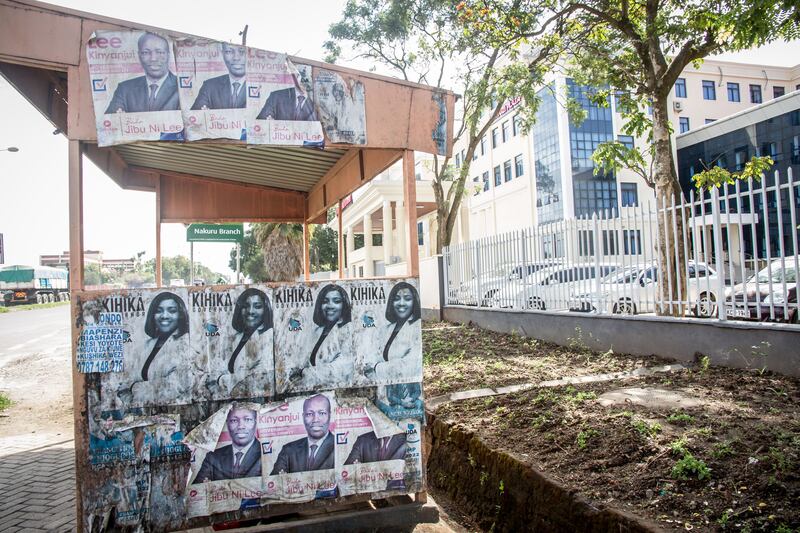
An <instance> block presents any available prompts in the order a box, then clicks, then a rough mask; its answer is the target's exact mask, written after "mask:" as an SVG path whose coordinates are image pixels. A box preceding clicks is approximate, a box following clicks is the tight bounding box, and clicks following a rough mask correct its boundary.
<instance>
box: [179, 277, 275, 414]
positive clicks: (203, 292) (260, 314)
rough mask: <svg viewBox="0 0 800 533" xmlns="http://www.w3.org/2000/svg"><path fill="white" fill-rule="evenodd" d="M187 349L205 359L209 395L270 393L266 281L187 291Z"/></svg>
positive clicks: (271, 367)
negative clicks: (260, 283) (190, 332)
mask: <svg viewBox="0 0 800 533" xmlns="http://www.w3.org/2000/svg"><path fill="white" fill-rule="evenodd" d="M189 316H190V323H191V327H190V329H191V331H192V335H191V338H190V341H191V352H192V357H193V358H194V359H195V360H196V361H208V374H207V376H206V380H205V383H204V384H203V386H204V388H205V390H206V391H207V392H208V394H209V396H210V398H211V399H214V400H236V399H247V398H257V397H264V396H272V395H273V394H274V392H275V385H274V380H275V370H274V358H273V332H274V329H273V310H272V289H271V288H270V287H268V286H266V285H250V286H244V285H238V286H235V287H203V288H194V289H190V290H189Z"/></svg>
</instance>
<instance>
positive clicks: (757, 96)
mask: <svg viewBox="0 0 800 533" xmlns="http://www.w3.org/2000/svg"><path fill="white" fill-rule="evenodd" d="M750 102H751V103H753V104H760V103H761V85H751V86H750Z"/></svg>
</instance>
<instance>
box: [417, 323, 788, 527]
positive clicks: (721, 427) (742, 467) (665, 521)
mask: <svg viewBox="0 0 800 533" xmlns="http://www.w3.org/2000/svg"><path fill="white" fill-rule="evenodd" d="M441 326H442V325H440V324H432V325H428V327H427V329H426V331H425V332H424V334H423V343H424V350H425V364H426V366H425V379H426V393H427V395H428V396H429V397H431V396H434V395H437V394H440V393H443V392H450V391H454V390H463V389H469V388H478V387H485V386H492V387H494V386H501V385H510V384H515V383H522V382H536V381H539V380H542V379H551V378H557V377H566V376H572V375H584V374H588V373H606V372H609V371H612V370H613V371H616V370H630V369H633V368H635V367H636V366H654V365H660V364H664V363H666V362H668V361H665V360H663V359H660V358H656V357H645V358H642V357H632V356H626V355H619V354H597V353H593V352H590V351H588V350H587V349H585V348H584V347H583V346H582V345H581V344H582V343H581V341H580V339H576V340H575V342H573V346H572V347H571V349H565V348H561V347H557V346H552V345H547V344H544V343H541V342H536V341H534V340H530V339H524V338H522V337H519V336H515V335H504V334H498V333H494V332H490V331H485V330H481V329H479V328H475V327H463V328H446V329H445V328H442V327H441ZM625 387H643V388H657V389H662V390H666V391H670V392H674V393H676V394H678V395H681V396H683V397H686V398H689V399H695V400H698V403H699V405H698V406H695V407H686V408H681V409H676V408H675V407H673V406H670V407H664V406H661V405H659V404H655V405H638V404H635V403H632V402H624V403H623V404H621V405H620V404H617V405H610V406H608V407H604V406H603V405H601V403H600V402H599V401H598V397H599V396H600V395H602V394H603V393H604V392H607V391H612V390H615V389H620V388H625ZM798 407H800V380H799V379H796V378H790V377H786V376H780V375H770V374H760V373H759V372H757V371H743V370H733V369H727V368H718V367H710V368H709V367H708V366H707V365H703V364H702V363H700V364H698V365H695V367H694V368H693V369H691V370H689V371H683V372H677V373H670V374H665V375H658V376H651V377H645V378H637V379H629V380H624V381H622V380H620V381H612V382H605V383H595V384H588V385H582V386H567V387H559V388H546V389H545V388H541V389H531V390H527V391H525V392H521V393H515V394H507V395H499V396H493V397H489V398H480V399H473V400H465V401H459V402H451V403H448V404H444V405H442V406H441V407H439V408H438V409H437V412H436V414H437V416H438V417H440V418H441V419H443V420H446V421H448V422H449V423H457V424H459V425H462V426H464V427H465V428H466V429H468V430H470V431H474V432H476V433H477V434H479V435H480V436H481V439H482V440H483V441H484V442H485V443H487V444H488V445H490V446H491V447H493V448H495V449H498V450H503V451H506V452H508V453H510V454H511V455H513V456H514V457H516V458H517V459H518V460H520V461H522V462H524V463H526V464H529V465H531V466H532V467H533V468H536V469H537V470H540V471H542V472H544V473H546V474H547V475H549V476H551V477H553V478H554V479H556V480H557V481H560V482H561V483H563V484H565V485H567V486H571V487H573V488H574V489H575V490H576V491H577V492H579V493H582V494H583V495H584V496H586V497H588V498H589V499H591V500H593V501H596V502H598V503H603V504H604V505H610V506H614V507H617V508H620V509H624V510H627V511H629V512H632V513H634V514H637V515H639V516H641V517H643V518H647V519H649V520H652V521H654V522H656V523H658V524H659V525H660V526H662V527H664V528H665V529H667V530H682V531H683V530H698V531H732V530H735V531H781V532H789V531H795V530H800V529H799V528H800V409H799V408H798ZM435 494H436V493H435V492H434V495H435Z"/></svg>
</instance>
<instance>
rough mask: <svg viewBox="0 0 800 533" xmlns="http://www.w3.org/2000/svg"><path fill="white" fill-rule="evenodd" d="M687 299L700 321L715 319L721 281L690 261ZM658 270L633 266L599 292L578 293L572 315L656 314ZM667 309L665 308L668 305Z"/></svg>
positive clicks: (612, 277) (607, 281) (609, 278)
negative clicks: (592, 313)
mask: <svg viewBox="0 0 800 533" xmlns="http://www.w3.org/2000/svg"><path fill="white" fill-rule="evenodd" d="M687 270H688V280H687V289H688V295H681V299H682V300H684V301H689V302H693V304H692V305H691V309H692V312H693V313H694V314H695V315H696V316H698V317H704V318H709V317H713V316H715V315H716V312H717V307H716V302H717V297H718V294H717V292H718V288H719V278H718V277H717V274H716V272H715V271H714V269H712V268H711V267H709V266H708V265H706V264H705V263H696V264H695V262H694V261H689V262H688V265H687ZM657 293H658V266H657V265H656V264H655V263H644V264H638V265H631V266H627V267H625V268H622V269H620V270H618V271H617V272H614V273H613V274H610V275H608V276H606V277H605V278H603V279H602V280H600V288H599V290H592V291H590V292H584V293H577V294H576V295H575V296H574V297H573V298H572V300H571V302H570V305H569V308H570V311H583V312H601V313H614V314H622V315H635V314H638V313H653V312H655V310H656V303H657V299H658V294H657ZM665 305H666V304H665Z"/></svg>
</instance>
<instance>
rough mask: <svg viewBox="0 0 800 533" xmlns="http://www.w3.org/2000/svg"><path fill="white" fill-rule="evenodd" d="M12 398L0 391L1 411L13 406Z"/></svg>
mask: <svg viewBox="0 0 800 533" xmlns="http://www.w3.org/2000/svg"><path fill="white" fill-rule="evenodd" d="M11 403H12V402H11V398H9V397H8V395H6V393H4V392H0V412H2V411H5V410H6V409H8V408H9V407H11Z"/></svg>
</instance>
